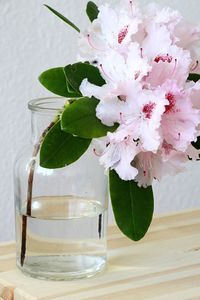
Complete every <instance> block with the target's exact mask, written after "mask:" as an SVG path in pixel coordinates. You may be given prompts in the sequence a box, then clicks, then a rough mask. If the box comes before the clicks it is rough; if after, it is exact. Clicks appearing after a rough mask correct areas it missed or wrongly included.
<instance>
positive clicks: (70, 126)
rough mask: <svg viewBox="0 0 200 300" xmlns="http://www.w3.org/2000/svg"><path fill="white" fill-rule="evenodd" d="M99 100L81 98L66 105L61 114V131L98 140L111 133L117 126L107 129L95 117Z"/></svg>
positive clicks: (107, 127)
mask: <svg viewBox="0 0 200 300" xmlns="http://www.w3.org/2000/svg"><path fill="white" fill-rule="evenodd" d="M98 103H99V100H97V99H95V98H91V99H90V98H87V97H85V98H81V99H79V100H76V101H75V102H73V103H72V104H71V105H68V106H67V107H66V109H65V110H64V112H63V114H62V119H61V126H62V130H64V131H66V132H68V133H71V134H74V135H77V136H79V137H82V138H87V139H88V138H89V139H92V138H98V137H102V136H105V135H106V134H107V133H108V132H109V131H110V132H113V131H115V130H116V129H117V127H118V125H115V126H112V127H109V126H106V125H104V124H102V123H101V121H100V120H99V119H98V118H97V117H96V107H97V105H98Z"/></svg>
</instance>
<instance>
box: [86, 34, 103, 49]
mask: <svg viewBox="0 0 200 300" xmlns="http://www.w3.org/2000/svg"><path fill="white" fill-rule="evenodd" d="M87 39H88V43H89V45H90V47H92V48H93V49H95V50H97V51H106V50H104V49H100V48H97V47H95V46H94V44H93V43H92V40H91V35H90V34H89V33H88V34H87Z"/></svg>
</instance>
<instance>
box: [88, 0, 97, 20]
mask: <svg viewBox="0 0 200 300" xmlns="http://www.w3.org/2000/svg"><path fill="white" fill-rule="evenodd" d="M86 12H87V15H88V17H89V19H90V21H91V22H93V21H94V20H95V19H97V17H98V14H99V10H98V7H97V5H96V4H95V3H94V2H92V1H89V2H88V4H87V8H86Z"/></svg>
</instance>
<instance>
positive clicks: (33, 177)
mask: <svg viewBox="0 0 200 300" xmlns="http://www.w3.org/2000/svg"><path fill="white" fill-rule="evenodd" d="M66 100H67V99H64V98H45V99H37V100H32V101H30V102H29V105H28V107H29V109H30V111H31V128H32V134H31V139H30V142H29V143H28V144H27V146H26V147H24V148H23V150H22V151H21V152H20V153H19V155H18V156H17V159H16V162H15V168H14V182H15V209H16V252H17V266H18V268H20V269H21V270H22V271H23V272H24V273H25V274H28V275H30V276H32V277H36V278H40V279H52V280H70V279H76V278H83V277H90V276H93V275H94V274H96V273H98V272H100V271H102V270H103V269H104V268H105V266H106V231H107V208H108V192H107V177H106V176H105V174H104V170H103V168H102V167H101V166H100V165H99V162H98V158H97V157H96V156H95V155H94V153H93V149H92V147H90V148H89V149H88V150H87V151H86V153H85V154H84V155H83V156H82V157H81V158H80V159H79V160H78V161H76V162H75V163H73V164H71V165H69V166H66V167H65V168H61V169H45V168H42V167H41V166H40V165H39V150H40V146H41V145H40V144H41V141H42V137H43V136H44V134H45V132H46V131H47V129H48V128H50V126H51V125H50V124H52V120H54V119H55V116H57V115H59V113H60V111H61V109H62V107H63V106H64V105H65V103H66ZM58 147H61V145H58ZM52 155H53V154H52Z"/></svg>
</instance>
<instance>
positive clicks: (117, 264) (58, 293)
mask: <svg viewBox="0 0 200 300" xmlns="http://www.w3.org/2000/svg"><path fill="white" fill-rule="evenodd" d="M108 247H109V252H108V256H109V265H108V268H107V271H106V272H105V273H104V274H102V275H98V276H97V277H95V278H92V279H85V280H79V281H72V282H48V281H40V280H36V279H31V278H28V277H26V276H24V275H23V274H22V273H21V272H20V271H18V270H17V269H16V267H15V254H14V251H15V245H14V243H10V244H2V245H1V246H0V272H1V273H0V296H1V297H0V299H4V300H5V299H6V300H36V299H37V300H47V299H51V300H52V299H54V300H87V299H88V300H89V299H91V300H134V299H135V300H140V299H151V300H173V299H175V300H184V299H193V300H197V299H198V300H199V299H200V210H195V211H190V212H184V213H180V214H174V215H169V216H163V217H160V218H155V219H154V222H153V226H152V227H151V230H150V232H149V233H148V235H147V236H146V238H145V239H143V240H142V241H141V242H139V243H133V242H132V241H130V240H128V239H127V238H125V237H123V236H122V235H121V233H120V232H119V231H118V229H117V228H116V227H115V226H113V227H110V228H109V235H108Z"/></svg>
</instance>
